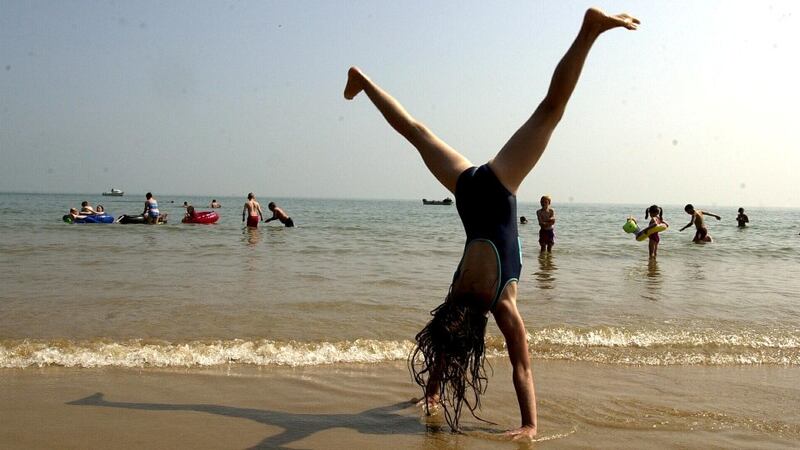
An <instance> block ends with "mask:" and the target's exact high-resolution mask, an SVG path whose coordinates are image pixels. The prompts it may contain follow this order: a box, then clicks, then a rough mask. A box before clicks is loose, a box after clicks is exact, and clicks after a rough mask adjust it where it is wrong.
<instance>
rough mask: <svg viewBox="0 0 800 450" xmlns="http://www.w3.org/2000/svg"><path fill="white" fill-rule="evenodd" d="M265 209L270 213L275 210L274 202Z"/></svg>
mask: <svg viewBox="0 0 800 450" xmlns="http://www.w3.org/2000/svg"><path fill="white" fill-rule="evenodd" d="M267 209H269V210H270V211H272V210H273V209H275V202H269V205H267Z"/></svg>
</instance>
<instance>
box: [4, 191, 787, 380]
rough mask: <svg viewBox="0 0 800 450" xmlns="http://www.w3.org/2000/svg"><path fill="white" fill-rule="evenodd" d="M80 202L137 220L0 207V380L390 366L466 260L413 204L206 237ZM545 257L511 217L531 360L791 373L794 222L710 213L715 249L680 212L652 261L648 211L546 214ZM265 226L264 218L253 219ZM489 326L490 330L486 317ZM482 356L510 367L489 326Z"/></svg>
mask: <svg viewBox="0 0 800 450" xmlns="http://www.w3.org/2000/svg"><path fill="white" fill-rule="evenodd" d="M82 200H88V201H89V202H90V203H92V204H93V205H96V204H97V203H102V204H103V205H104V206H105V209H106V211H107V212H108V213H109V214H112V215H120V214H139V213H141V211H142V209H143V202H144V197H143V196H137V195H127V194H126V196H124V197H100V196H99V195H66V194H63V195H62V194H59V195H55V194H53V195H48V194H0V230H2V232H0V286H2V288H1V289H0V368H20V367H49V366H67V367H98V366H116V367H186V368H190V369H191V368H193V367H194V368H199V367H205V366H217V365H231V364H234V365H236V364H239V365H251V366H275V365H288V366H310V365H322V364H328V365H335V364H340V363H352V362H360V363H366V364H370V363H379V362H385V361H396V360H403V359H405V358H406V357H407V355H408V353H409V350H410V349H411V346H412V340H413V336H414V334H415V333H416V332H417V331H419V329H420V328H421V327H422V326H423V325H424V324H425V322H426V321H427V319H428V318H429V311H430V310H431V309H433V308H435V307H436V306H437V305H438V304H439V303H441V301H442V300H443V299H444V297H445V295H446V293H447V290H448V286H449V282H450V280H451V277H452V274H453V270H454V269H455V267H456V265H457V264H458V261H459V258H460V257H461V253H462V251H463V245H464V234H463V229H462V227H461V224H460V221H459V218H458V214H457V212H456V208H455V207H454V206H423V205H422V202H421V201H376V200H325V199H288V198H287V199H270V198H266V199H263V198H262V199H261V201H262V205H265V204H266V203H267V202H268V201H270V200H275V201H276V202H277V203H278V204H279V205H280V206H281V207H282V208H283V209H284V210H286V211H287V213H288V214H289V215H290V216H291V217H292V218H293V219H294V222H295V224H296V225H297V226H296V227H295V228H284V227H282V226H281V225H280V224H279V223H278V222H277V221H276V222H272V223H270V224H261V225H260V226H259V228H258V229H247V228H245V227H244V226H243V223H242V205H243V203H244V197H242V198H219V197H218V200H220V201H221V203H222V205H223V207H222V208H220V209H217V210H216V211H218V212H219V214H220V216H221V218H220V220H219V222H218V223H216V224H213V225H194V224H182V223H180V218H181V217H182V215H183V213H184V210H183V207H182V204H183V202H184V201H188V202H189V203H191V204H193V205H194V206H195V207H196V208H197V210H206V209H209V208H205V207H204V205H208V203H209V202H210V200H211V198H210V197H209V198H206V197H188V196H185V197H181V196H158V201H159V206H160V209H161V211H162V213H168V214H169V219H168V220H169V223H167V224H165V225H158V226H146V225H120V224H111V225H105V224H86V225H80V224H67V223H64V222H62V220H61V216H62V215H63V214H66V212H67V211H68V209H69V208H70V207H73V206H74V207H77V206H78V205H79V204H80V202H81V201H82ZM553 206H554V208H555V210H556V217H557V223H556V244H555V247H554V249H553V252H552V254H549V255H540V252H539V246H538V242H537V240H538V226H537V225H536V223H535V217H536V214H535V210H536V209H537V207H538V205H535V204H529V203H520V205H519V214H520V215H525V216H527V217H528V218H529V219H532V222H531V223H529V224H527V225H520V228H519V230H520V237H521V238H522V241H523V269H522V276H521V281H520V285H519V287H520V289H519V296H518V306H519V309H520V312H521V314H522V317H523V319H524V320H525V323H526V326H527V330H528V334H529V341H530V345H531V352H532V354H533V357H534V359H558V360H565V361H592V362H599V363H605V364H613V365H631V364H635V365H676V364H678V365H758V364H769V365H777V366H797V365H800V252H799V250H800V236H799V235H798V232H800V210H797V209H770V208H747V211H746V212H747V214H748V215H749V217H750V220H751V222H750V225H749V226H748V227H747V228H745V229H739V228H737V226H736V222H735V220H734V218H735V216H736V208H735V207H711V206H708V207H707V206H706V205H697V206H698V207H699V208H701V209H709V210H710V211H712V212H714V213H716V214H719V215H721V216H722V217H723V220H722V221H719V222H718V221H716V220H714V219H713V218H711V217H707V218H706V221H707V224H708V228H709V232H710V235H711V236H712V237H713V238H714V242H713V243H711V244H703V245H698V244H693V243H692V242H691V240H692V237H693V235H694V230H693V229H687V230H685V231H684V232H679V231H678V229H679V228H680V227H682V226H683V225H685V224H686V223H688V221H689V218H690V217H689V216H688V215H687V214H685V213H684V212H683V208H682V206H680V205H673V206H664V219H665V220H666V221H667V222H668V223H669V224H670V225H671V227H670V229H669V230H668V231H666V232H664V233H662V234H661V244H660V246H659V253H658V258H657V260H650V259H649V258H648V254H647V242H637V241H635V240H634V238H633V235H630V234H625V233H624V232H623V231H622V225H623V224H624V222H625V219H626V218H627V216H628V215H635V216H637V218H638V219H639V221H640V222H641V221H642V220H644V218H643V217H642V216H643V214H644V210H645V207H646V206H648V205H579V204H562V203H558V202H556V203H555V204H554V205H553ZM266 212H267V214H269V212H268V211H266ZM490 322H491V321H490ZM487 352H488V355H489V356H490V357H498V356H502V355H504V354H505V350H504V343H503V339H502V337H501V336H500V334H499V332H498V330H497V328H496V327H495V326H494V325H492V326H490V329H489V332H488V336H487Z"/></svg>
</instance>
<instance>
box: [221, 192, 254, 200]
mask: <svg viewBox="0 0 800 450" xmlns="http://www.w3.org/2000/svg"><path fill="white" fill-rule="evenodd" d="M254 198H256V196H255V194H253V193H252V192H250V193H249V194H247V199H248V200H252V199H254ZM214 201H215V202H216V200H214Z"/></svg>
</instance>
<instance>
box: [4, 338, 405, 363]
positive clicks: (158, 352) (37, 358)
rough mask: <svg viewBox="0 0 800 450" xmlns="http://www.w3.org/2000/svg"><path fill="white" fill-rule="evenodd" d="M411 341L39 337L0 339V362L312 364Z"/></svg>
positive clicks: (398, 353) (347, 359) (392, 352)
mask: <svg viewBox="0 0 800 450" xmlns="http://www.w3.org/2000/svg"><path fill="white" fill-rule="evenodd" d="M412 345H413V344H412V343H411V342H410V341H378V340H369V339H356V340H354V341H343V342H338V343H330V342H320V343H304V342H283V343H281V342H276V341H271V340H259V341H245V340H238V339H236V340H230V341H213V342H199V341H194V342H188V343H182V344H173V343H166V342H165V343H145V342H143V341H141V340H130V341H125V342H85V341H84V342H69V341H67V342H63V341H59V342H42V341H29V340H25V341H20V342H16V343H0V367H5V368H24V367H44V366H62V367H193V366H218V365H224V364H251V365H257V366H272V365H279V366H314V365H321V364H336V363H377V362H383V361H393V360H402V359H405V358H406V357H407V356H408V354H409V352H410V351H411V348H412Z"/></svg>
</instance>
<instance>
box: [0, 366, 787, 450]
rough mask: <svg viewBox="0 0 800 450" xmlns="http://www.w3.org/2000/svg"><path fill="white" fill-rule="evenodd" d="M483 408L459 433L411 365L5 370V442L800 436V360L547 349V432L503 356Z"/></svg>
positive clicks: (471, 442) (782, 443) (215, 444)
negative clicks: (523, 433) (738, 361)
mask: <svg viewBox="0 0 800 450" xmlns="http://www.w3.org/2000/svg"><path fill="white" fill-rule="evenodd" d="M492 364H493V366H494V375H493V376H492V378H491V381H490V384H489V392H488V393H487V395H486V397H485V400H484V408H483V411H484V413H483V417H484V418H485V419H487V420H491V421H493V422H497V423H499V424H501V425H500V426H492V425H486V424H482V423H481V422H478V421H476V420H474V419H471V418H465V419H463V424H464V426H465V429H466V432H465V434H462V435H455V434H451V433H449V432H447V431H446V428H442V420H441V418H440V417H436V416H435V417H433V418H425V417H424V416H422V414H421V411H420V410H419V409H417V407H415V406H414V405H413V403H411V400H412V397H413V396H415V395H418V392H417V391H416V390H415V389H414V388H413V386H412V385H411V384H410V380H409V377H408V374H407V372H406V368H405V365H404V364H402V363H386V364H375V365H348V366H314V367H303V368H294V369H293V368H284V367H269V368H253V367H231V368H217V369H209V370H199V369H191V370H175V369H170V370H161V369H145V370H132V369H118V368H114V369H66V368H55V367H54V368H44V369H24V370H20V369H3V370H0V423H2V424H3V426H2V427H0V448H133V447H136V448H142V447H144V448H195V449H203V448H209V449H212V448H214V449H219V448H250V447H261V448H278V447H285V448H347V449H352V448H378V447H382V446H384V447H385V446H391V447H392V448H425V449H439V448H442V449H443V448H455V447H458V448H475V449H478V448H514V449H516V448H520V447H521V448H527V447H537V448H538V447H559V448H562V447H563V448H587V447H592V448H621V447H624V448H643V447H689V448H713V447H778V448H780V447H787V448H791V447H796V446H797V445H798V444H800V408H798V405H800V369H797V368H791V367H790V368H786V367H775V366H755V367H724V366H723V367H719V366H716V367H707V366H691V367H652V366H645V367H630V366H613V365H600V364H591V363H579V362H558V361H543V362H536V363H535V370H536V374H535V376H536V386H537V394H538V396H539V421H540V422H539V424H540V434H539V438H538V439H539V440H540V441H541V442H536V443H532V444H520V443H511V442H508V441H506V440H504V438H503V437H502V435H500V434H499V432H500V431H502V430H503V429H504V428H509V427H512V426H514V425H515V424H516V423H517V420H518V413H517V405H516V400H515V397H514V393H513V387H512V385H511V383H510V368H509V366H508V363H507V362H506V361H505V360H503V359H494V360H492Z"/></svg>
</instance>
